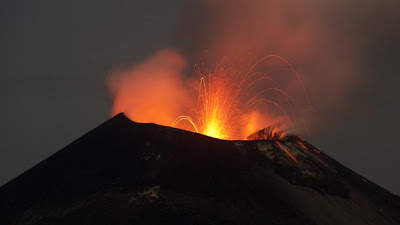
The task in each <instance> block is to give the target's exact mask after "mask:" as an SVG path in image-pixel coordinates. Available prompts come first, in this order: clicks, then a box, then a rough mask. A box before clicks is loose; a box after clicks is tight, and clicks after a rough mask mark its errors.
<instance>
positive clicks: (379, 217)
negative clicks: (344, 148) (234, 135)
mask: <svg viewBox="0 0 400 225" xmlns="http://www.w3.org/2000/svg"><path fill="white" fill-rule="evenodd" d="M0 199H1V201H0V224H32V225H34V224H174V225H176V224H185V225H186V224H240V225H242V224H263V225H264V224H285V225H290V224H296V225H297V224H324V225H329V224H349V225H357V224H360V225H361V224H362V225H366V224H371V225H372V224H373V225H377V224H379V225H383V224H400V198H399V197H398V196H395V195H393V194H391V193H390V192H388V191H386V190H385V189H383V188H381V187H379V186H377V185H376V184H374V183H372V182H371V181H369V180H367V179H366V178H364V177H361V176H360V175H358V174H356V173H354V172H353V171H351V170H350V169H348V168H346V167H345V166H343V165H341V164H340V163H338V162H337V161H335V160H334V159H332V158H330V157H329V156H327V155H326V154H325V153H323V152H322V151H320V150H318V149H317V148H316V147H315V146H313V145H311V144H309V143H308V142H306V141H304V140H303V139H302V138H300V137H297V136H289V137H285V138H284V139H281V140H258V141H257V140H256V141H225V140H219V139H214V138H210V137H207V136H204V135H200V134H197V133H192V132H188V131H184V130H179V129H175V128H170V127H163V126H159V125H155V124H142V123H135V122H132V121H131V120H129V119H128V118H126V117H125V116H124V115H123V114H118V115H116V116H115V117H113V118H111V119H110V120H108V121H107V122H105V123H104V124H102V125H100V126H99V127H97V128H95V129H94V130H92V131H90V132H89V133H87V134H85V135H84V136H82V137H81V138H79V139H78V140H76V141H75V142H73V143H71V144H70V145H68V146H66V147H65V148H64V149H62V150H60V151H58V152H57V153H55V154H54V155H52V156H50V157H49V158H47V159H46V160H44V161H42V162H41V163H39V164H38V165H36V166H34V167H33V168H31V169H30V170H28V171H26V172H25V173H23V174H22V175H20V176H18V177H17V178H15V179H14V180H12V181H10V182H9V183H7V184H5V185H4V186H2V187H1V188H0Z"/></svg>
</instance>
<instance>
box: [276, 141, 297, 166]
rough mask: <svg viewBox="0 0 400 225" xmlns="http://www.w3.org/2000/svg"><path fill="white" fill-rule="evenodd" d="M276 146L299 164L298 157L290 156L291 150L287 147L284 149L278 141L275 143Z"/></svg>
mask: <svg viewBox="0 0 400 225" xmlns="http://www.w3.org/2000/svg"><path fill="white" fill-rule="evenodd" d="M275 142H276V144H277V145H278V146H279V147H280V148H281V149H282V150H283V151H284V152H285V153H286V155H287V156H289V157H290V158H291V159H292V160H293V161H294V162H296V163H297V159H296V157H294V156H293V155H292V154H290V152H289V150H287V148H286V147H284V146H283V145H282V144H281V143H279V142H278V141H275Z"/></svg>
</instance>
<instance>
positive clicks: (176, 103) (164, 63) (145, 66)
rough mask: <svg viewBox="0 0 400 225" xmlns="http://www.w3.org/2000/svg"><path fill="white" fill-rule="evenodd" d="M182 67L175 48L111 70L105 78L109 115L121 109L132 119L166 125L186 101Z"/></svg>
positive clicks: (175, 116) (181, 60)
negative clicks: (110, 101)
mask: <svg viewBox="0 0 400 225" xmlns="http://www.w3.org/2000/svg"><path fill="white" fill-rule="evenodd" d="M185 67H186V60H185V58H184V57H183V56H182V55H181V54H180V53H179V52H177V51H176V50H173V49H164V50H160V51H159V52H157V53H155V54H154V55H153V56H151V57H150V58H148V59H147V60H145V61H144V62H142V63H141V64H138V65H135V66H133V67H131V68H122V69H119V70H116V71H114V72H112V73H111V74H110V76H108V78H107V80H106V85H107V88H108V90H109V92H110V94H111V96H112V97H113V102H114V103H113V109H112V115H115V114H117V113H120V112H124V113H125V114H126V115H127V116H128V117H129V118H130V119H132V120H134V121H136V122H145V123H150V122H151V123H157V124H161V125H166V126H170V125H171V124H172V123H173V121H174V120H175V119H176V118H177V117H178V116H179V115H180V114H181V113H182V112H183V110H184V107H185V106H186V105H187V101H188V95H187V91H186V89H185V88H184V82H183V77H184V76H183V71H184V69H185Z"/></svg>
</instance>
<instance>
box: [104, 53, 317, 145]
mask: <svg viewBox="0 0 400 225" xmlns="http://www.w3.org/2000/svg"><path fill="white" fill-rule="evenodd" d="M248 61H249V60H239V62H233V61H230V60H229V59H228V58H223V59H222V60H221V61H220V62H219V63H218V64H217V65H216V66H215V69H213V70H209V69H208V67H207V66H205V65H206V64H205V63H203V64H196V65H195V67H194V74H193V76H192V78H197V79H194V80H190V79H183V77H184V67H185V58H184V57H183V56H182V55H181V54H179V53H177V52H176V51H173V50H164V51H161V52H159V53H157V54H156V55H154V56H153V57H151V58H150V59H149V60H147V61H145V62H144V63H142V64H140V65H138V66H135V67H134V68H133V69H132V70H128V71H123V73H121V72H119V74H117V75H118V76H111V77H110V78H109V79H108V80H107V84H108V86H109V90H110V92H111V93H112V95H113V97H114V108H113V113H112V114H113V115H115V114H117V113H119V112H124V113H125V114H126V115H127V116H128V117H129V118H130V119H132V120H134V121H137V122H153V123H158V124H161V125H166V126H172V127H176V128H180V129H184V130H189V131H193V132H197V133H201V134H204V135H207V136H211V137H215V138H219V139H225V140H244V139H273V140H279V139H280V138H282V137H284V136H285V135H287V134H288V133H290V132H293V131H296V132H299V130H302V131H304V130H307V129H305V127H307V126H306V122H305V117H304V114H305V112H306V111H307V110H309V109H311V108H312V107H311V102H310V99H309V97H308V95H307V93H306V90H305V88H304V86H303V81H302V79H301V78H300V76H299V74H298V73H297V72H296V71H295V70H294V68H293V67H292V65H291V64H290V63H289V62H288V61H287V60H285V59H284V58H282V57H280V56H277V55H268V56H265V57H262V58H260V59H258V60H254V61H252V62H250V63H249V62H248ZM293 90H296V91H293ZM190 93H192V94H190ZM292 96H295V98H293V97H292ZM266 128H268V129H266ZM301 128H303V129H301ZM257 131H259V132H257ZM255 132H257V133H256V134H254V133H255Z"/></svg>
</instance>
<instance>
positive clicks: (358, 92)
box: [0, 0, 400, 194]
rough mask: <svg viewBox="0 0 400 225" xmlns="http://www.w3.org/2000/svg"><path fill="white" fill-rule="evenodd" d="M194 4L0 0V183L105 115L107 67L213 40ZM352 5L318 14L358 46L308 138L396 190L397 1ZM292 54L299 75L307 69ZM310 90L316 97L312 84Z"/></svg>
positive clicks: (399, 172)
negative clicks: (333, 101)
mask: <svg viewBox="0 0 400 225" xmlns="http://www.w3.org/2000/svg"><path fill="white" fill-rule="evenodd" d="M200 1H201V0H196V1H193V2H191V1H186V4H185V1H183V0H173V1H160V0H152V1H150V0H141V1H119V0H118V1H104V0H100V1H88V0H81V1H50V0H41V1H3V2H2V6H1V8H0V30H1V35H0V70H1V71H0V93H1V94H0V101H1V103H2V104H1V110H0V185H2V184H5V183H6V182H8V181H10V180H11V179H13V178H15V177H16V176H18V175H19V174H21V173H22V172H24V171H26V170H27V169H29V168H31V167H32V166H34V165H36V164H37V163H39V162H40V161H42V160H44V159H45V158H47V157H48V156H50V155H51V154H53V153H55V152H57V151H58V150H60V149H61V148H63V147H64V146H66V145H67V144H69V143H71V142H72V141H74V140H75V139H77V138H79V137H80V136H82V135H83V134H85V133H86V132H88V131H90V130H91V129H93V128H95V127H96V126H98V125H100V124H101V123H102V122H104V121H105V120H107V119H108V118H109V114H110V109H111V105H112V102H111V98H110V97H109V96H108V94H107V91H106V89H105V85H104V78H105V77H106V76H107V75H108V74H109V72H110V71H112V70H113V69H115V68H119V67H124V66H130V65H135V64H136V63H138V62H140V61H142V60H143V59H145V58H146V57H148V56H150V55H151V54H152V53H154V52H155V51H157V50H160V49H164V48H169V47H178V48H180V49H181V50H182V52H184V53H186V54H188V55H190V54H191V53H193V52H195V51H197V50H199V49H201V48H202V46H203V44H204V43H207V41H209V40H210V39H212V34H211V33H212V32H211V31H210V32H209V31H207V27H208V28H209V27H213V26H212V25H213V24H211V23H214V22H213V21H212V20H207V19H206V18H207V15H208V14H207V10H204V8H201V7H197V4H199V2H200ZM221 1H223V0H221ZM188 2H189V3H188ZM289 2H290V1H289ZM338 2H341V1H338ZM351 2H352V4H349V5H347V3H346V1H343V2H342V3H341V4H338V8H346V10H345V12H346V15H344V14H343V15H342V14H335V13H332V14H333V15H330V16H328V17H326V18H325V17H323V18H325V19H326V20H327V21H328V20H329V21H328V22H327V23H326V24H329V26H331V27H334V28H332V29H335V31H337V32H336V33H338V34H343V35H342V36H343V37H344V39H346V34H347V33H351V34H352V41H355V42H357V43H363V45H362V46H361V47H360V49H361V50H360V51H359V52H360V54H359V55H361V56H362V57H361V58H362V60H360V61H362V62H361V63H360V67H361V70H358V73H359V74H358V76H357V77H358V80H357V81H356V82H354V83H355V84H356V85H354V84H352V85H351V87H349V88H348V89H347V90H346V92H345V94H344V96H343V98H342V99H340V101H341V102H345V103H344V104H343V105H344V107H343V105H342V106H341V108H342V109H341V110H340V112H337V113H336V112H335V114H337V115H335V116H332V115H328V113H326V112H325V111H324V110H321V111H320V112H321V113H320V114H322V115H320V117H321V118H322V120H323V121H327V122H325V123H322V124H323V128H321V127H320V129H318V132H316V133H314V134H312V135H311V137H309V138H308V139H309V141H310V142H311V143H312V144H314V145H316V146H318V147H319V148H320V149H321V150H323V151H325V152H326V153H327V154H329V155H330V156H332V157H333V158H335V159H336V160H338V161H339V162H341V163H343V164H344V165H346V166H348V167H349V168H351V169H352V170H354V171H356V172H357V173H359V174H361V175H363V176H365V177H366V178H368V179H370V180H372V181H373V182H375V183H377V184H378V185H381V186H382V187H384V188H386V189H388V190H389V191H391V192H393V193H395V194H400V163H398V160H399V158H400V151H399V150H400V149H399V147H398V143H397V142H399V141H400V138H399V130H400V119H399V115H400V105H399V103H400V87H399V84H400V76H399V75H400V68H399V66H398V64H399V60H400V29H399V27H400V17H399V15H398V12H399V11H400V7H399V6H400V5H399V3H398V1H389V0H385V1H378V0H369V1H361V0H359V1H356V0H355V1H351ZM355 6H357V7H355ZM204 11H206V12H204ZM182 12H184V13H182ZM192 12H193V13H192ZM317 12H318V11H317ZM335 12H336V11H335ZM338 12H342V11H341V10H338ZM188 14H189V16H188ZM193 15H194V16H193ZM185 18H190V19H188V20H187V21H183V20H185ZM203 18H204V21H203V22H201V23H200V25H199V22H198V21H199V20H202V19H203ZM191 21H193V24H191ZM332 21H333V22H332ZM207 23H210V24H207ZM202 25H203V26H202ZM210 29H211V28H210ZM196 32H197V33H196ZM198 33H202V35H199V36H200V37H197V36H196V35H197V34H198ZM208 33H210V35H208ZM354 34H356V35H354ZM204 37H206V38H204ZM340 37H341V36H340ZM337 40H338V41H339V39H337ZM331 41H332V43H331V44H332V45H333V44H334V42H335V40H331ZM327 44H328V45H329V42H327ZM335 44H337V43H336V42H335ZM343 51H345V50H343ZM349 51H350V50H349ZM289 52H290V51H289ZM286 53H287V52H286ZM352 56H353V55H352ZM289 57H290V55H289ZM292 58H293V59H294V64H295V65H296V66H297V68H298V69H299V70H300V72H301V73H302V74H305V76H306V75H307V73H311V71H309V70H308V68H310V67H307V66H304V65H303V64H302V63H301V62H299V61H297V60H296V57H295V56H293V57H292ZM329 65H335V61H334V60H333V61H332V62H331V63H330V64H329ZM337 65H338V66H341V65H342V64H340V63H338V64H337ZM324 69H325V70H328V69H329V68H327V67H323V69H322V70H324ZM346 69H347V68H342V69H341V70H342V71H346ZM309 89H310V90H311V92H313V89H314V96H317V95H318V94H317V93H316V92H318V88H315V85H312V86H311V87H309ZM340 89H341V88H340V87H338V91H340ZM320 102H321V100H318V101H316V104H317V105H316V106H315V107H316V108H318V106H319V105H318V104H322V103H320ZM324 104H328V105H329V104H330V102H329V101H327V102H324ZM321 108H323V107H322V106H321ZM324 115H326V116H325V117H324Z"/></svg>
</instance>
